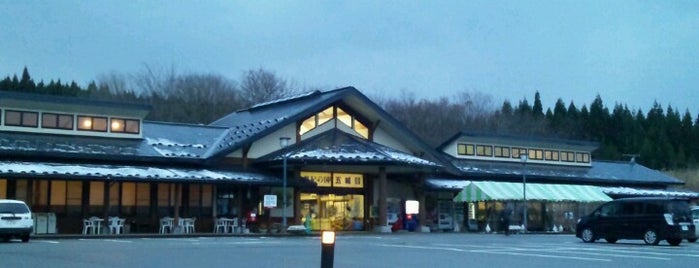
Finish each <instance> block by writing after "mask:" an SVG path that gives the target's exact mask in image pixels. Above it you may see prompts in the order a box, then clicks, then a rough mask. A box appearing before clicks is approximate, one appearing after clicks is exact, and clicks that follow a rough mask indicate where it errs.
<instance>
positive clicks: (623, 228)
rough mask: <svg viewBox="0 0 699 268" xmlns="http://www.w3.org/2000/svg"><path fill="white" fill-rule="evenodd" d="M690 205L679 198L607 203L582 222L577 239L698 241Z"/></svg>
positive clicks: (671, 242)
mask: <svg viewBox="0 0 699 268" xmlns="http://www.w3.org/2000/svg"><path fill="white" fill-rule="evenodd" d="M695 231H696V226H695V225H694V223H693V222H692V215H691V212H690V209H689V202H688V201H687V200H684V199H679V198H665V197H636V198H622V199H617V200H614V201H610V202H607V203H605V204H603V205H601V206H600V207H599V208H597V209H596V210H594V211H593V212H592V213H591V214H590V215H587V216H585V217H582V218H580V219H579V220H578V223H577V228H576V232H575V236H576V237H578V238H580V239H582V240H583V241H584V242H587V243H591V242H595V241H596V240H598V239H602V238H604V239H605V240H607V242H609V243H616V241H617V240H619V239H642V240H643V241H644V242H645V243H646V244H650V245H657V244H658V243H659V242H660V241H661V240H666V241H667V242H668V243H669V244H670V245H673V246H677V245H679V244H680V243H681V242H682V240H683V239H687V240H690V239H693V240H696V238H697V234H696V233H695Z"/></svg>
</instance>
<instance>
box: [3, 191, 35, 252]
mask: <svg viewBox="0 0 699 268" xmlns="http://www.w3.org/2000/svg"><path fill="white" fill-rule="evenodd" d="M33 229H34V221H33V220H32V212H31V211H30V210H29V207H28V206H27V204H26V203H24V202H22V201H19V200H10V199H0V238H2V240H3V241H9V240H10V238H12V237H18V238H20V239H22V242H29V235H30V234H31V233H32V230H33Z"/></svg>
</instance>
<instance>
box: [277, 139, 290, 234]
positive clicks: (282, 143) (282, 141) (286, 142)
mask: <svg viewBox="0 0 699 268" xmlns="http://www.w3.org/2000/svg"><path fill="white" fill-rule="evenodd" d="M290 140H291V138H289V137H280V138H279V145H280V146H281V147H282V149H284V148H286V147H287V146H289V141H290ZM286 157H287V153H286V152H284V154H282V158H283V164H282V166H283V167H282V169H283V170H284V175H283V181H284V184H283V186H282V233H285V232H286Z"/></svg>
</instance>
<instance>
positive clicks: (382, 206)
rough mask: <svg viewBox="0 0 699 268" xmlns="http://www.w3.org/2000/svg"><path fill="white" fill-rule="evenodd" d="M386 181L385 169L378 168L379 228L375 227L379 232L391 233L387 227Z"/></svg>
mask: <svg viewBox="0 0 699 268" xmlns="http://www.w3.org/2000/svg"><path fill="white" fill-rule="evenodd" d="M387 180H388V179H387V178H386V167H379V200H378V201H379V226H377V227H378V228H380V229H379V231H380V232H391V228H390V227H389V226H388V218H387V216H388V215H387V210H388V204H387V203H386V198H387V189H386V188H387V184H388V181H387Z"/></svg>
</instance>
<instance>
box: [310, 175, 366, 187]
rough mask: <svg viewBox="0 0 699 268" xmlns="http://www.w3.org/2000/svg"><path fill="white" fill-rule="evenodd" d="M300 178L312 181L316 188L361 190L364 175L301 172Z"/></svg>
mask: <svg viewBox="0 0 699 268" xmlns="http://www.w3.org/2000/svg"><path fill="white" fill-rule="evenodd" d="M301 177H304V178H306V179H309V180H312V181H314V182H315V183H316V184H317V185H318V187H337V188H363V187H364V175H362V174H353V173H328V172H307V171H302V172H301Z"/></svg>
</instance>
